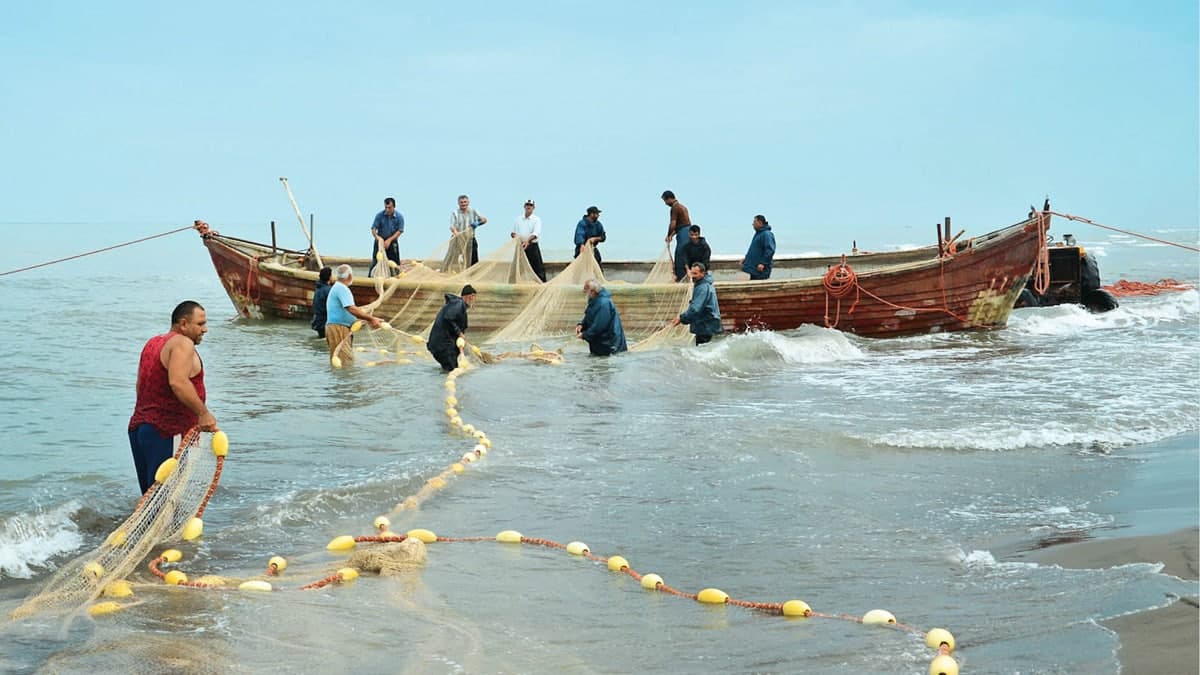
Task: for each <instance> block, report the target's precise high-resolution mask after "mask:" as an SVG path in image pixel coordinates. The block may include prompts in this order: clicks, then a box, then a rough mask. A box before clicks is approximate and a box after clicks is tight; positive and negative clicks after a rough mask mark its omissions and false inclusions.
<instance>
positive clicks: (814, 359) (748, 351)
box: [683, 326, 865, 374]
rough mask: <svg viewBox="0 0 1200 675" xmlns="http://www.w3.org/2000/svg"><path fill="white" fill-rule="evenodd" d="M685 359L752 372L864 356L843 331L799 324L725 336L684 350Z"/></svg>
mask: <svg viewBox="0 0 1200 675" xmlns="http://www.w3.org/2000/svg"><path fill="white" fill-rule="evenodd" d="M683 353H684V355H685V358H688V359H690V360H692V361H695V362H698V363H701V364H704V365H707V366H709V367H711V368H714V369H716V370H732V371H734V372H736V373H743V374H751V373H761V372H766V371H770V370H774V369H775V368H776V367H777V366H779V365H781V364H787V365H797V364H800V365H803V364H814V363H835V362H839V361H854V360H857V359H861V358H864V357H865V354H864V353H863V351H862V350H861V349H859V348H858V347H857V346H855V345H854V343H853V342H851V341H850V338H848V337H847V336H846V334H845V333H842V332H840V331H836V330H829V329H826V328H818V327H816V326H802V327H801V328H798V329H796V330H793V331H788V332H787V333H776V332H773V331H754V332H750V333H740V334H737V335H729V336H726V337H724V338H722V339H720V340H718V341H716V342H714V343H712V344H711V345H710V346H708V347H707V348H700V349H686V350H684V352H683Z"/></svg>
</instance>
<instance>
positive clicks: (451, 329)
mask: <svg viewBox="0 0 1200 675" xmlns="http://www.w3.org/2000/svg"><path fill="white" fill-rule="evenodd" d="M473 302H475V287H474V286H472V285H471V284H467V285H466V286H463V289H462V295H461V296H458V295H455V294H453V293H447V294H446V304H444V305H442V308H441V309H440V310H438V314H437V318H436V319H434V320H433V327H432V328H430V329H429V341H427V342H426V343H425V348H426V349H428V350H429V353H430V354H433V358H434V359H437V362H438V363H439V364H441V366H442V370H444V371H446V372H450V371H451V370H454V369H455V368H457V367H458V355H459V351H460V350H459V347H458V339H459V338H464V339H465V338H466V334H467V310H468V309H470V307H471V303H473Z"/></svg>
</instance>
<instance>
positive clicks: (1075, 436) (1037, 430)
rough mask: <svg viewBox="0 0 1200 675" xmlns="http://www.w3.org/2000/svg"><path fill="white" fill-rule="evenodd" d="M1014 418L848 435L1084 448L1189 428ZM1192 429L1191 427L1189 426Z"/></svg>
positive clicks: (882, 440)
mask: <svg viewBox="0 0 1200 675" xmlns="http://www.w3.org/2000/svg"><path fill="white" fill-rule="evenodd" d="M1015 423H1016V422H1015V421H1012V420H1009V421H1004V422H998V421H992V422H987V423H984V422H981V423H980V424H977V425H976V426H975V427H973V428H971V429H970V430H963V429H893V430H891V431H889V432H886V433H877V434H869V435H858V434H852V436H855V437H857V438H860V439H861V440H865V441H867V442H869V443H873V444H877V445H888V446H891V447H895V448H937V449H945V450H990V451H1000V450H1016V449H1018V448H1049V447H1084V448H1099V449H1103V450H1109V449H1112V448H1124V447H1129V446H1133V445H1141V444H1145V443H1153V442H1156V441H1160V440H1163V439H1164V438H1171V437H1173V436H1177V435H1179V434H1181V433H1186V432H1188V431H1190V430H1191V429H1189V428H1186V427H1182V426H1181V427H1176V426H1175V425H1174V424H1170V423H1169V421H1163V422H1162V426H1161V427H1157V428H1147V427H1145V426H1143V427H1138V428H1134V427H1129V426H1124V427H1118V428H1109V429H1105V428H1100V427H1098V426H1095V424H1096V422H1095V421H1094V420H1093V421H1091V422H1088V421H1087V420H1084V421H1082V422H1081V423H1080V425H1079V427H1078V428H1070V427H1067V426H1066V425H1064V424H1062V423H1060V422H1052V421H1045V422H1040V421H1039V422H1038V425H1037V426H1036V427H1034V428H1031V429H1018V428H1014V425H1015ZM1193 428H1194V427H1193Z"/></svg>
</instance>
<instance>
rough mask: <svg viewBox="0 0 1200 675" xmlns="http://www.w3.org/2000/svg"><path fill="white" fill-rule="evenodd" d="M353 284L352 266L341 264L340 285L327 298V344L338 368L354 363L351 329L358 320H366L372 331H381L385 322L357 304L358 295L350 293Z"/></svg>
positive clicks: (336, 284) (338, 281)
mask: <svg viewBox="0 0 1200 675" xmlns="http://www.w3.org/2000/svg"><path fill="white" fill-rule="evenodd" d="M353 282H354V270H353V269H352V268H351V267H350V266H349V265H338V268H337V283H335V284H334V285H333V287H332V288H330V289H329V297H328V298H326V299H325V344H326V345H328V346H329V358H330V359H331V360H333V359H338V360H334V361H333V364H334V367H340V366H338V363H339V362H342V363H347V364H348V363H350V362H352V361H354V349H353V348H352V347H351V344H352V343H353V342H354V338H353V336H352V335H351V331H350V327H351V326H353V325H354V321H355V319H362V320H363V321H366V322H367V323H369V324H371V327H372V328H379V326H380V325H381V324H382V323H383V322H382V321H380V320H379V319H377V318H375V317H373V316H371V315H370V314H367V313H366V312H365V311H363V310H361V309H359V308H358V306H357V305H355V304H354V294H353V293H351V292H350V284H351V283H353ZM339 347H340V352H341V353H340V354H339V353H338V352H339Z"/></svg>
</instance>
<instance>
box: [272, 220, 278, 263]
mask: <svg viewBox="0 0 1200 675" xmlns="http://www.w3.org/2000/svg"><path fill="white" fill-rule="evenodd" d="M276 248H277V247H276V246H275V221H273V220H272V221H271V255H275V249H276Z"/></svg>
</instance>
